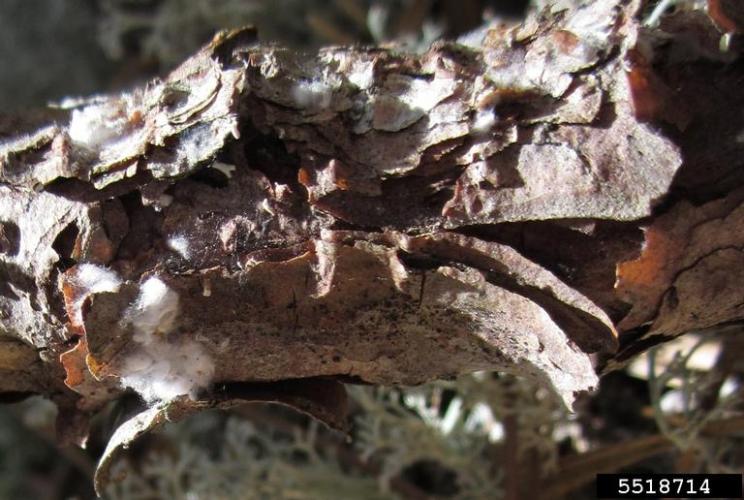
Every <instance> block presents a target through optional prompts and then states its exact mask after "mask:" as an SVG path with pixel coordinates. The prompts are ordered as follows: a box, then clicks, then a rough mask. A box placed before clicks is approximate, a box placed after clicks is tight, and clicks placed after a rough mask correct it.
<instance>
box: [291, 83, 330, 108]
mask: <svg viewBox="0 0 744 500" xmlns="http://www.w3.org/2000/svg"><path fill="white" fill-rule="evenodd" d="M292 98H293V99H294V101H295V103H296V104H297V105H298V106H299V107H301V108H314V109H318V108H320V109H325V108H327V107H329V106H330V105H331V100H332V98H333V87H331V86H330V85H328V84H327V83H325V82H323V81H321V80H310V81H306V80H303V81H299V82H297V84H296V85H295V86H294V87H293V88H292Z"/></svg>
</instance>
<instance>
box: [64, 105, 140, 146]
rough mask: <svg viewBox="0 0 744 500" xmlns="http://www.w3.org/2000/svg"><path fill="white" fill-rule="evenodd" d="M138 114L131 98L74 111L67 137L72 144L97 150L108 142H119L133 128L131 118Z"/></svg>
mask: <svg viewBox="0 0 744 500" xmlns="http://www.w3.org/2000/svg"><path fill="white" fill-rule="evenodd" d="M136 114H137V111H136V109H135V105H134V102H133V101H132V99H131V98H129V97H128V96H127V97H124V98H122V99H118V100H114V101H111V102H108V101H106V102H102V103H94V104H90V105H88V106H86V107H84V108H82V109H74V110H73V111H72V117H71V119H70V126H69V127H68V129H67V135H69V136H70V139H72V142H74V143H75V144H77V145H79V146H83V147H85V148H87V149H90V150H96V149H98V148H99V147H100V146H102V145H104V144H106V143H107V142H112V141H115V140H119V139H120V137H121V135H122V133H124V131H126V130H128V129H129V128H131V125H132V123H131V118H132V117H133V116H135V115H136Z"/></svg>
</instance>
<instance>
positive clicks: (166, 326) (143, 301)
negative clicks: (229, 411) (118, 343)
mask: <svg viewBox="0 0 744 500" xmlns="http://www.w3.org/2000/svg"><path fill="white" fill-rule="evenodd" d="M179 312H180V308H179V297H178V293H176V292H175V291H174V290H172V289H170V288H168V286H167V285H166V284H165V283H164V282H163V281H162V280H161V279H160V278H157V277H153V278H149V279H148V280H147V281H145V282H144V283H143V284H142V285H141V286H140V294H139V296H138V297H137V300H136V301H135V302H134V304H132V306H131V307H130V308H129V309H127V311H126V312H125V314H124V318H123V322H124V323H126V324H129V325H131V326H132V327H133V328H134V330H135V335H134V340H135V342H137V343H139V344H140V345H139V346H138V347H137V349H135V350H134V351H133V352H131V353H129V354H128V355H127V357H126V359H125V360H124V363H123V367H122V372H121V384H122V385H123V386H124V387H129V388H131V389H134V390H135V391H137V392H138V393H139V394H140V395H141V396H142V397H143V398H144V399H145V400H146V401H147V402H148V403H155V402H158V401H170V400H172V399H174V398H177V397H179V396H189V397H190V398H192V399H195V398H196V397H197V393H198V392H199V391H200V390H202V389H205V388H207V387H208V386H209V384H210V383H211V381H212V377H213V376H214V369H215V366H214V361H213V360H212V357H211V356H210V355H209V352H208V351H207V349H205V348H204V346H203V345H201V344H200V343H198V342H195V341H193V340H191V339H183V338H176V339H169V338H168V337H167V334H169V333H171V332H172V330H173V328H174V326H175V321H176V318H177V316H178V313H179Z"/></svg>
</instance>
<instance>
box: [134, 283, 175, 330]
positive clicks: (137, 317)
mask: <svg viewBox="0 0 744 500" xmlns="http://www.w3.org/2000/svg"><path fill="white" fill-rule="evenodd" d="M178 311H179V306H178V294H177V293H176V292H175V291H173V290H171V289H170V288H168V286H167V285H166V284H165V283H163V281H162V280H161V279H160V278H157V277H152V278H149V279H148V280H147V281H145V282H144V283H143V284H142V285H141V286H140V293H139V296H138V297H137V300H136V301H135V302H134V304H132V306H131V307H130V308H129V309H127V310H126V312H125V313H124V323H125V324H130V325H132V327H134V330H135V337H134V340H136V341H137V342H139V343H141V344H149V343H151V342H152V341H153V340H154V339H155V337H156V334H158V333H162V334H167V333H169V332H170V331H171V330H172V329H173V326H174V324H175V322H176V317H177V316H178Z"/></svg>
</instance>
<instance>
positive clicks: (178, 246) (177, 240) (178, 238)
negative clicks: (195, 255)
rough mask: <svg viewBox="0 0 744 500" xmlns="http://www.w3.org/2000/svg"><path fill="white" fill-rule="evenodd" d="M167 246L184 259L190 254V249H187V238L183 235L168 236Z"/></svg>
mask: <svg viewBox="0 0 744 500" xmlns="http://www.w3.org/2000/svg"><path fill="white" fill-rule="evenodd" d="M167 243H168V248H170V249H171V250H173V251H174V252H176V253H177V254H178V255H180V256H181V257H183V258H184V259H188V258H189V257H190V256H191V250H190V249H189V240H187V239H186V237H185V236H183V235H180V234H177V235H175V236H172V237H170V238H168V242H167Z"/></svg>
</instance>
